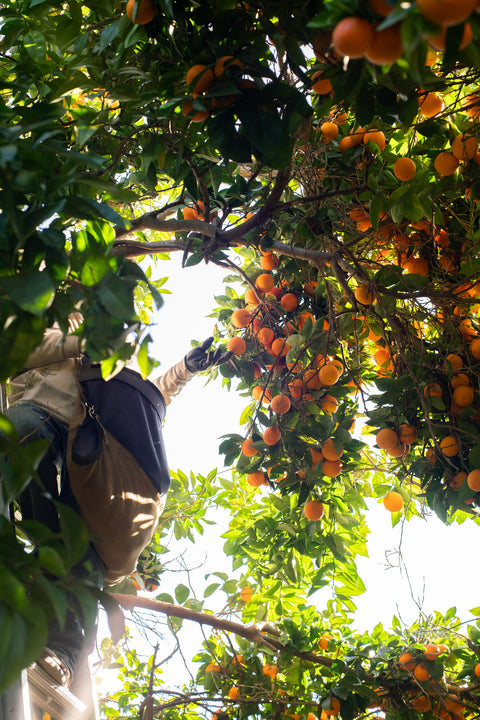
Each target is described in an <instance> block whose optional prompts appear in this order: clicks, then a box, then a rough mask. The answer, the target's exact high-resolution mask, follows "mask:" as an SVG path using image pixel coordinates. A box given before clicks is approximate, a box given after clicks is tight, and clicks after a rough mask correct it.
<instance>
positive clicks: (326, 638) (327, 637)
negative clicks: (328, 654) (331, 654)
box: [318, 635, 332, 650]
mask: <svg viewBox="0 0 480 720" xmlns="http://www.w3.org/2000/svg"><path fill="white" fill-rule="evenodd" d="M331 639H332V638H331V637H330V635H322V636H321V638H320V640H319V641H318V646H319V647H320V648H321V649H322V650H327V649H328V643H329V642H330V640H331Z"/></svg>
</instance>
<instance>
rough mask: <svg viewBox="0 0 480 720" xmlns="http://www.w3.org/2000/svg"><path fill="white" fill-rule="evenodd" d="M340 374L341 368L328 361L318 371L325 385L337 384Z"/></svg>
mask: <svg viewBox="0 0 480 720" xmlns="http://www.w3.org/2000/svg"><path fill="white" fill-rule="evenodd" d="M340 375H341V372H340V370H339V369H338V368H337V367H336V366H335V365H334V364H333V363H327V364H326V365H324V366H323V367H321V368H320V370H319V371H318V378H319V380H320V382H321V383H322V384H323V385H335V383H336V382H337V380H338V378H339V377H340Z"/></svg>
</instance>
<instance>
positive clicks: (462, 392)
mask: <svg viewBox="0 0 480 720" xmlns="http://www.w3.org/2000/svg"><path fill="white" fill-rule="evenodd" d="M452 397H453V402H454V403H456V404H457V405H459V406H460V407H462V408H464V407H469V405H471V404H472V403H473V399H474V397H475V391H474V389H473V387H471V386H470V385H460V387H457V388H455V390H454V391H453V395H452Z"/></svg>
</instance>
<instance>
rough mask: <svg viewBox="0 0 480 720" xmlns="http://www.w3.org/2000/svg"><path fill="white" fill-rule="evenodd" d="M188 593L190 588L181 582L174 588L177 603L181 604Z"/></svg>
mask: <svg viewBox="0 0 480 720" xmlns="http://www.w3.org/2000/svg"><path fill="white" fill-rule="evenodd" d="M189 595H190V588H188V587H187V586H186V585H183V583H179V584H178V585H177V587H176V588H175V599H176V601H177V603H178V604H179V605H183V604H184V603H185V602H186V600H187V598H188V596H189Z"/></svg>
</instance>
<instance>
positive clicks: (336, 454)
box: [322, 438, 343, 461]
mask: <svg viewBox="0 0 480 720" xmlns="http://www.w3.org/2000/svg"><path fill="white" fill-rule="evenodd" d="M322 455H323V457H324V458H325V460H333V461H335V460H340V458H341V457H342V455H343V445H340V448H339V449H338V450H337V449H336V448H335V443H334V442H333V440H332V438H329V439H328V440H325V442H324V443H323V444H322Z"/></svg>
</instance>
